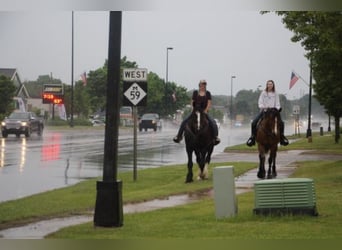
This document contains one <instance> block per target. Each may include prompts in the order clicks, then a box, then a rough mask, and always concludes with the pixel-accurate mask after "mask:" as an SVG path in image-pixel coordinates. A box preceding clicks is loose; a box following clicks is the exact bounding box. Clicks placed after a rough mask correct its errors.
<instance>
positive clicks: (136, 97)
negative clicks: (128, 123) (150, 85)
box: [123, 82, 147, 106]
mask: <svg viewBox="0 0 342 250" xmlns="http://www.w3.org/2000/svg"><path fill="white" fill-rule="evenodd" d="M123 93H124V98H123V106H130V105H132V104H133V105H134V106H137V105H139V106H146V101H147V82H124V85H123Z"/></svg>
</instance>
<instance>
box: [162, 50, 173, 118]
mask: <svg viewBox="0 0 342 250" xmlns="http://www.w3.org/2000/svg"><path fill="white" fill-rule="evenodd" d="M169 50H173V48H172V47H167V48H166V77H165V86H164V88H165V89H164V99H165V100H164V102H165V110H166V114H167V95H166V91H167V88H166V85H167V82H168V81H169V79H168V78H169Z"/></svg>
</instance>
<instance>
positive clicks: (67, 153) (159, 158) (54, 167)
mask: <svg viewBox="0 0 342 250" xmlns="http://www.w3.org/2000/svg"><path fill="white" fill-rule="evenodd" d="M176 129H177V128H176V127H173V126H171V125H169V126H167V125H166V126H164V128H163V130H162V131H157V132H154V131H152V130H150V131H147V132H138V137H137V149H138V150H137V168H138V176H139V169H142V168H150V167H159V166H163V165H169V164H177V163H185V162H186V160H187V159H186V153H185V145H184V142H182V143H181V144H176V143H174V142H173V141H172V138H173V136H174V135H175V134H176ZM248 135H249V128H234V129H227V128H224V127H221V129H220V138H221V143H220V144H219V145H217V146H216V147H215V149H214V153H213V155H215V154H217V153H220V152H222V151H223V150H224V148H225V147H227V146H230V145H236V144H240V143H243V142H244V141H246V137H248ZM103 148H104V129H99V128H96V129H91V130H77V127H75V128H73V129H72V130H64V131H62V130H61V131H56V130H50V131H49V129H46V130H45V131H44V134H43V136H42V137H38V136H37V135H35V134H33V135H32V136H31V137H30V138H28V139H26V138H24V137H21V138H16V137H14V136H13V137H12V136H9V137H8V138H6V139H4V138H0V183H1V189H0V202H1V201H6V200H12V199H18V198H21V197H25V196H28V195H32V194H36V193H40V192H43V191H47V190H51V189H55V188H61V187H65V186H68V185H72V184H75V183H77V182H79V181H81V180H84V179H86V178H91V177H98V176H102V166H103ZM132 169H133V132H132V130H129V129H121V130H120V132H119V148H118V171H130V170H132ZM138 178H139V177H138Z"/></svg>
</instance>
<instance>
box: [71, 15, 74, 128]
mask: <svg viewBox="0 0 342 250" xmlns="http://www.w3.org/2000/svg"><path fill="white" fill-rule="evenodd" d="M70 112H71V117H70V127H74V12H73V11H72V12H71V110H70Z"/></svg>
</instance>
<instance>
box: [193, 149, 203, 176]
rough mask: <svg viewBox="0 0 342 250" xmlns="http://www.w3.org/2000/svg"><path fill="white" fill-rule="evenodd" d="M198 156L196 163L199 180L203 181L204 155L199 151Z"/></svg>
mask: <svg viewBox="0 0 342 250" xmlns="http://www.w3.org/2000/svg"><path fill="white" fill-rule="evenodd" d="M195 154H196V162H197V164H198V174H197V180H203V179H204V173H203V172H204V167H205V166H204V165H205V163H204V159H205V158H204V155H203V153H202V152H201V151H198V152H196V153H195Z"/></svg>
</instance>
